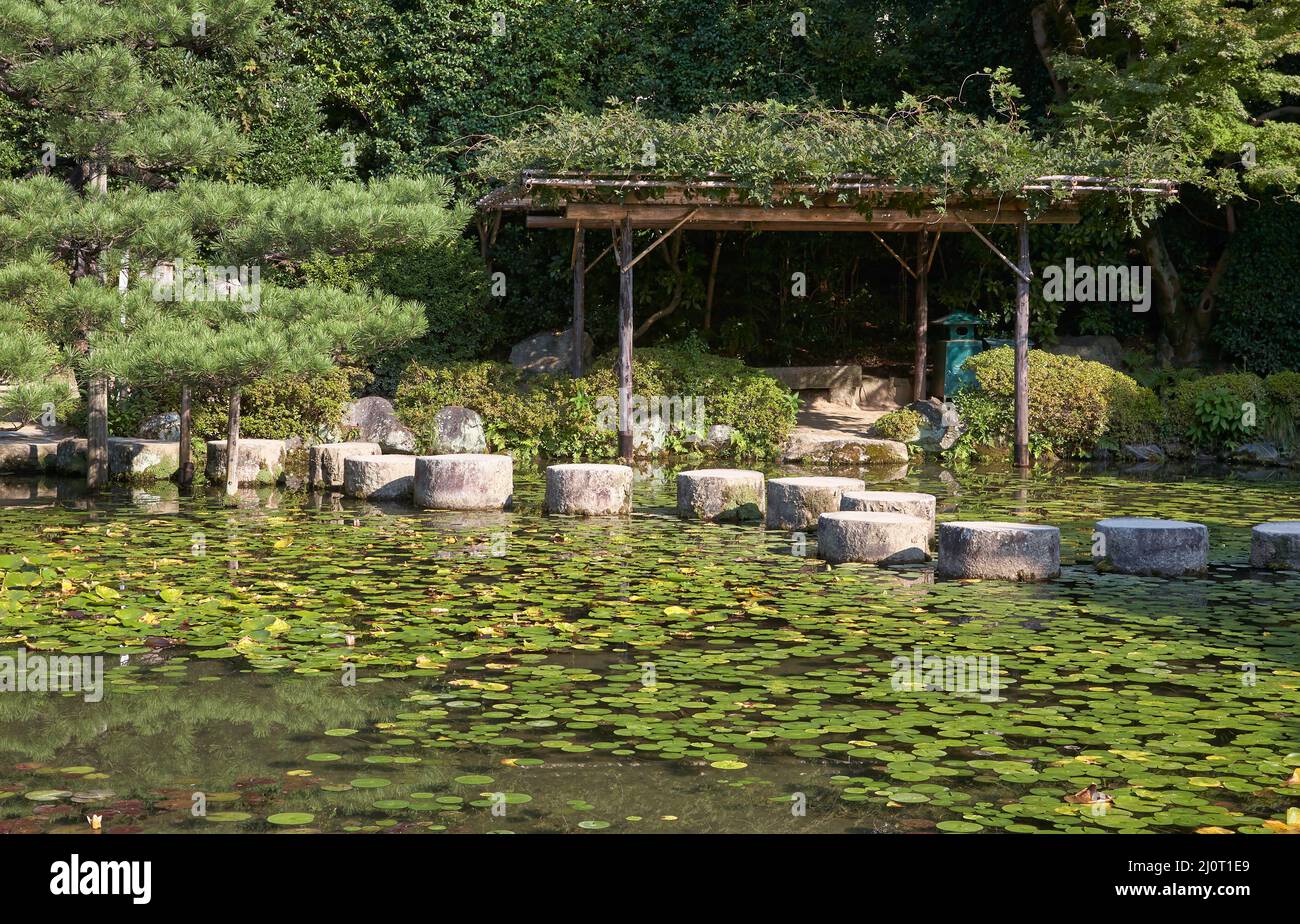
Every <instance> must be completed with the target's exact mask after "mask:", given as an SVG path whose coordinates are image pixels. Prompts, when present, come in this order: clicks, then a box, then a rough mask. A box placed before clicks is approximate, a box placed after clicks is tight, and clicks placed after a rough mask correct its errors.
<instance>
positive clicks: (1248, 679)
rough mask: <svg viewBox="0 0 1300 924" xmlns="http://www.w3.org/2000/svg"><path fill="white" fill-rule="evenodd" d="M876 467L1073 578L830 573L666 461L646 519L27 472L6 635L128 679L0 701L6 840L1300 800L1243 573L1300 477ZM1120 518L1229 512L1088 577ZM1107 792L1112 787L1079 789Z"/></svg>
mask: <svg viewBox="0 0 1300 924" xmlns="http://www.w3.org/2000/svg"><path fill="white" fill-rule="evenodd" d="M869 471H870V470H868V472H869ZM845 474H847V473H845ZM867 478H868V481H869V483H870V479H871V476H870V474H868V475H867ZM887 486H888V487H893V488H898V489H900V490H922V491H928V492H931V493H934V494H936V495H937V496H938V498H939V519H940V520H951V519H1022V520H1026V521H1032V522H1042V523H1051V524H1054V525H1057V526H1059V527H1061V544H1062V565H1063V569H1062V576H1061V579H1060V580H1058V581H1054V582H1050V583H1044V584H1032V585H1031V584H1023V585H1022V584H1013V583H998V582H938V583H936V582H935V581H934V579H933V574H932V568H931V566H930V565H926V566H924V567H917V566H911V567H906V568H892V569H886V568H877V567H873V566H868V565H848V566H840V567H836V568H834V569H830V568H827V567H826V566H825V565H824V564H822V563H821V562H819V561H818V560H817V559H816V558H815V539H814V538H810V539H809V541H808V542H807V544H806V547H802V548H801V544H800V542H799V541H798V537H792V536H791V535H789V534H783V533H775V532H771V531H766V530H764V529H762V528H760V527H755V526H723V525H706V524H699V523H685V522H682V521H680V520H678V519H677V518H676V517H675V516H674V515H673V507H672V505H673V502H674V500H673V499H674V491H673V483H672V479H671V473H670V472H660V473H658V474H653V475H650V476H647V477H644V478H642V479H640V480H639V481H638V483H637V485H636V503H637V512H636V513H635V514H634V515H633V516H632V517H631V518H630V519H623V520H619V519H610V520H591V521H581V520H574V519H567V518H547V517H543V516H541V515H540V508H541V499H542V498H541V495H542V479H541V476H540V473H539V472H538V471H536V470H525V471H517V473H516V510H515V512H513V513H510V514H482V515H465V514H452V513H440V512H432V511H416V510H414V509H411V508H406V507H400V506H391V507H376V506H372V505H368V504H362V503H357V502H353V501H350V500H341V499H339V498H337V497H334V498H330V497H322V496H321V495H301V494H299V495H294V494H284V493H279V492H275V491H271V490H263V491H262V492H261V493H260V494H254V493H252V492H250V493H248V494H246V495H245V496H244V497H243V499H242V505H241V506H239V507H237V508H236V507H231V506H225V505H223V503H222V501H221V499H220V498H219V497H217V496H215V495H212V496H210V495H205V494H202V493H198V494H196V495H195V496H192V497H179V496H178V495H177V494H176V493H175V489H174V488H172V487H171V486H163V487H160V488H155V489H152V491H153V493H148V492H139V491H137V492H130V491H125V492H120V493H118V494H114V495H112V496H105V497H103V498H99V499H96V500H95V501H94V502H93V503H91V504H88V503H87V502H86V501H85V500H84V498H80V497H79V496H78V493H77V491H76V490H75V488H74V486H72V485H68V484H57V483H54V482H39V481H29V482H20V481H9V482H6V483H5V485H4V489H3V492H2V495H3V498H4V500H3V501H0V503H3V504H4V507H3V509H0V517H2V519H0V571H3V572H4V578H3V587H4V589H3V594H2V595H0V654H3V655H5V656H7V657H9V658H11V659H13V658H16V657H17V656H18V653H19V650H20V649H24V655H23V656H24V657H26V658H29V659H30V658H34V657H45V658H49V657H53V656H76V657H78V658H89V659H94V658H96V657H100V658H102V659H103V661H102V663H103V665H104V676H103V689H102V690H100V691H99V692H100V694H102V695H99V696H93V695H90V694H89V693H88V692H86V691H85V690H84V689H83V690H80V691H78V690H66V691H64V692H53V693H48V692H47V693H41V692H12V693H9V694H8V695H3V696H0V832H39V831H85V830H88V824H87V820H86V816H89V815H98V816H100V818H101V819H102V822H101V823H102V826H103V828H104V829H105V830H108V831H123V832H134V831H144V832H154V831H206V832H234V831H241V832H247V831H291V830H312V831H327V832H345V831H360V832H372V831H383V830H391V831H402V832H411V833H425V832H430V833H431V832H445V833H455V832H519V833H523V832H535V831H544V832H601V831H604V832H607V833H611V832H666V831H672V832H872V831H879V832H898V831H915V832H944V833H962V832H994V831H999V830H1005V831H1012V832H1026V833H1028V832H1062V831H1069V832H1105V831H1125V832H1180V831H1188V832H1190V831H1195V830H1198V829H1200V830H1206V829H1223V830H1226V831H1237V832H1259V833H1267V832H1270V831H1272V830H1277V829H1279V828H1281V827H1282V826H1283V825H1284V824H1285V823H1286V821H1287V815H1288V810H1292V812H1291V816H1292V817H1291V820H1292V822H1295V821H1296V820H1297V819H1296V817H1295V816H1296V815H1297V814H1300V810H1297V809H1296V807H1297V806H1300V774H1297V773H1295V771H1296V769H1297V768H1298V767H1300V715H1298V712H1300V624H1298V620H1297V613H1300V574H1296V573H1264V572H1259V571H1252V570H1251V569H1249V568H1248V567H1247V566H1246V562H1247V557H1248V552H1249V541H1250V537H1249V531H1250V527H1251V526H1252V525H1253V524H1256V523H1259V522H1262V521H1264V520H1268V519H1300V509H1298V507H1297V498H1298V497H1300V482H1297V481H1296V480H1293V479H1292V478H1289V477H1287V476H1275V477H1272V478H1265V479H1258V480H1257V479H1251V478H1242V477H1232V476H1231V475H1227V474H1219V475H1196V476H1176V477H1175V476H1133V475H1120V474H1115V473H1095V472H1093V473H1088V472H1084V471H1082V470H1074V469H1066V470H1052V471H1049V472H1040V473H1035V474H1033V475H1019V474H1015V473H1010V472H1007V471H979V470H962V471H945V470H940V469H936V468H929V467H927V468H919V469H913V470H912V471H911V472H910V473H909V474H908V476H907V477H906V479H904V480H900V481H894V482H891V483H890V484H888V485H887ZM1115 515H1146V516H1161V517H1171V518H1185V519H1192V520H1196V521H1199V522H1203V523H1205V524H1207V526H1208V527H1209V531H1210V542H1211V550H1210V557H1211V564H1212V568H1211V571H1210V573H1209V575H1207V576H1206V577H1205V578H1203V579H1183V580H1165V579H1159V578H1138V577H1130V576H1124V575H1115V574H1099V573H1097V572H1096V571H1095V570H1094V569H1093V568H1092V567H1091V565H1090V564H1089V561H1090V550H1091V533H1092V528H1093V523H1094V522H1095V521H1096V520H1097V519H1100V518H1103V517H1106V516H1115ZM798 553H803V554H798ZM933 659H940V660H938V661H935V660H933ZM86 663H90V662H86ZM936 664H937V665H939V666H940V668H941V669H940V671H939V672H938V674H935V673H933V672H932V671H931V670H930V668H931V667H933V666H934V665H936ZM963 671H971V672H974V674H972V676H974V675H978V682H964V681H963V677H966V675H965V674H963V673H962V672H963ZM936 678H937V679H936ZM954 679H955V680H956V681H958V682H956V683H954V682H953V681H954ZM967 679H969V678H967ZM1289 780H1290V781H1291V782H1288V781H1289ZM1091 785H1096V786H1097V787H1098V788H1099V789H1100V790H1101V791H1103V792H1105V793H1107V794H1108V795H1109V796H1111V797H1112V798H1113V802H1106V803H1100V804H1097V803H1094V804H1077V803H1074V802H1070V801H1067V800H1066V797H1067V796H1069V795H1071V794H1073V793H1076V792H1078V791H1080V790H1084V789H1086V788H1087V787H1089V786H1091Z"/></svg>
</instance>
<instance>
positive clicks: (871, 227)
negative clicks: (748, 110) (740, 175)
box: [525, 209, 1079, 234]
mask: <svg viewBox="0 0 1300 924" xmlns="http://www.w3.org/2000/svg"><path fill="white" fill-rule="evenodd" d="M709 215H710V210H709V209H705V210H704V211H703V212H701V213H700V215H699V217H697V218H696V219H695V220H693V221H692V222H691V230H693V231H752V232H755V233H757V232H760V231H782V232H797V233H803V234H813V233H818V232H834V233H837V234H838V233H844V232H853V233H870V232H872V231H879V232H886V231H904V232H910V233H915V232H917V231H920V230H921V229H922V228H925V229H926V230H928V231H962V232H965V231H969V230H970V226H969V225H968V224H967V223H966V222H965V221H963V220H961V219H958V218H953V217H949V218H946V219H935V220H926V219H922V218H910V217H909V218H908V219H907V220H906V221H878V220H877V221H871V222H865V221H863V222H857V223H853V222H847V221H835V222H829V221H820V222H819V221H717V220H712V219H710V218H709ZM680 217H681V216H680V215H678V216H672V215H668V216H667V217H662V218H661V217H650V218H634V219H633V220H632V227H633V228H635V229H636V230H638V231H643V230H656V229H660V228H670V227H672V225H673V224H674V223H675V221H677V220H680ZM621 220H622V219H608V220H599V221H597V220H592V219H589V218H584V219H582V226H583V227H584V228H615V227H618V225H619V223H620V221H621ZM525 223H526V226H527V227H528V228H531V229H552V230H555V229H563V230H572V229H573V227H574V226H575V225H576V224H577V220H576V219H572V218H565V217H564V216H562V215H529V216H527V218H526V219H525ZM1013 223H1014V222H1013ZM1078 223H1079V215H1078V213H1077V212H1073V213H1062V214H1061V215H1060V216H1059V217H1057V216H1053V215H1047V216H1039V217H1038V218H1035V219H1034V220H1033V221H1031V222H1030V224H1035V225H1044V224H1049V225H1060V224H1066V225H1069V224H1078Z"/></svg>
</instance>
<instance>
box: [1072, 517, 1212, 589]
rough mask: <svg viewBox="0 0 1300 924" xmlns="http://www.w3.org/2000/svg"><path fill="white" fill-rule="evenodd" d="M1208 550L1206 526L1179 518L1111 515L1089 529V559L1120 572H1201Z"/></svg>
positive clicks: (1110, 569) (1156, 573)
mask: <svg viewBox="0 0 1300 924" xmlns="http://www.w3.org/2000/svg"><path fill="white" fill-rule="evenodd" d="M1209 552H1210V534H1209V530H1207V529H1206V528H1205V526H1204V525H1203V524H1201V523H1187V522H1184V521H1183V520H1155V519H1149V518H1146V517H1114V518H1111V519H1108V520H1101V521H1099V522H1098V523H1097V530H1096V532H1095V533H1093V552H1092V559H1093V562H1094V563H1095V564H1096V565H1097V568H1098V569H1100V570H1102V571H1117V572H1119V573H1120V574H1148V575H1160V576H1163V577H1181V576H1182V575H1185V574H1202V573H1204V572H1205V570H1206V568H1207V567H1208V564H1207V559H1208V557H1209Z"/></svg>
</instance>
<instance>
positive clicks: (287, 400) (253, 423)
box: [167, 366, 367, 442]
mask: <svg viewBox="0 0 1300 924" xmlns="http://www.w3.org/2000/svg"><path fill="white" fill-rule="evenodd" d="M366 378H367V376H366V375H365V374H364V373H361V372H359V371H358V370H357V369H355V368H353V367H348V366H336V367H334V368H333V369H331V370H330V371H329V372H327V373H325V374H323V375H313V376H306V377H290V378H284V379H263V380H261V381H259V382H254V383H253V384H252V385H249V386H247V387H245V388H244V390H243V392H242V393H241V395H240V408H239V410H240V421H239V431H240V433H241V435H243V436H245V437H247V438H249V439H264V440H283V439H289V438H290V437H295V436H296V437H301V438H302V439H304V440H306V441H308V442H316V441H328V440H335V439H338V438H339V437H340V436H341V435H343V434H341V433H340V432H339V420H340V418H341V417H342V416H343V411H344V410H345V409H346V408H347V405H348V402H349V401H351V399H352V392H353V390H354V389H356V388H358V387H359V385H361V384H363V383H364V382H365V380H366ZM192 400H193V404H192V411H191V413H192V426H193V428H194V435H195V437H197V438H199V439H205V440H208V439H225V436H226V415H227V413H228V408H229V406H228V405H227V403H226V401H225V400H224V399H223V398H220V397H216V396H213V395H207V394H196V395H195V396H194V397H193V399H192ZM178 406H179V400H177V401H176V403H175V404H173V405H172V407H170V408H167V410H176V409H177V407H178Z"/></svg>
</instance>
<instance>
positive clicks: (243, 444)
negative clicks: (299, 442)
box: [203, 437, 284, 485]
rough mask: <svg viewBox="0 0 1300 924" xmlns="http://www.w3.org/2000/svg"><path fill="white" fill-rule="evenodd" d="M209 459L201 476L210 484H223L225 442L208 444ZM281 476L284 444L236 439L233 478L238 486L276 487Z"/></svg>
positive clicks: (280, 442)
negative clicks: (236, 480) (261, 485)
mask: <svg viewBox="0 0 1300 924" xmlns="http://www.w3.org/2000/svg"><path fill="white" fill-rule="evenodd" d="M207 446H208V459H207V462H205V463H204V465H203V473H204V475H206V476H207V479H208V481H210V482H211V483H213V484H225V483H226V441H225V440H208V443H207ZM283 475H284V440H248V439H244V438H243V437H240V438H239V458H238V459H236V460H235V477H236V478H238V479H239V483H240V484H248V485H256V484H277V483H279V481H280V478H281V476H283Z"/></svg>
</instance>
